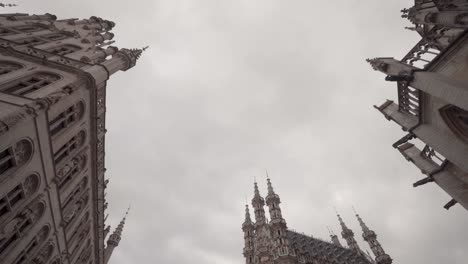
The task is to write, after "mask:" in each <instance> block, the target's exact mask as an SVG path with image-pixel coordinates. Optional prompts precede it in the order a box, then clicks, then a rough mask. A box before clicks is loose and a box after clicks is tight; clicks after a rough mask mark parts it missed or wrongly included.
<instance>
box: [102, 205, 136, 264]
mask: <svg viewBox="0 0 468 264" xmlns="http://www.w3.org/2000/svg"><path fill="white" fill-rule="evenodd" d="M129 211H130V207H128V209H127V212H126V213H125V216H124V217H123V218H122V221H120V223H119V225H118V226H117V228H116V229H115V230H114V233H112V234H111V235H110V236H109V239H108V240H107V247H106V248H105V249H104V263H108V262H109V259H110V257H111V255H112V252H113V251H114V249H115V248H116V247H117V246H118V245H119V242H120V240H121V239H122V232H123V228H124V225H125V220H126V218H127V215H128V212H129Z"/></svg>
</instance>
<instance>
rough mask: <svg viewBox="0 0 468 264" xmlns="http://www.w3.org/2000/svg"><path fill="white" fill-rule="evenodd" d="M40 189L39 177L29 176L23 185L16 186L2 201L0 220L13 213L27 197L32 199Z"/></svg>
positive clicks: (0, 201)
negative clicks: (32, 195)
mask: <svg viewBox="0 0 468 264" xmlns="http://www.w3.org/2000/svg"><path fill="white" fill-rule="evenodd" d="M38 187H39V176H38V175H36V174H31V175H29V176H28V177H27V178H26V179H25V180H24V182H23V183H21V184H18V185H16V186H15V187H14V188H13V189H12V190H11V191H9V192H8V194H6V195H5V196H3V197H2V198H1V199H0V218H2V217H3V216H5V215H7V214H8V213H10V212H12V211H13V210H14V209H15V208H16V206H17V205H18V204H19V203H20V202H21V201H23V200H24V198H26V197H30V196H31V194H33V193H35V192H36V191H37V190H38Z"/></svg>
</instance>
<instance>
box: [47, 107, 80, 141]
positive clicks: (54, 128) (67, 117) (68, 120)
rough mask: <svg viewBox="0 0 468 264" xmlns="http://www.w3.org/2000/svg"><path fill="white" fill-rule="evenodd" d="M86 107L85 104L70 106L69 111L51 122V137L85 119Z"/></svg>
mask: <svg viewBox="0 0 468 264" xmlns="http://www.w3.org/2000/svg"><path fill="white" fill-rule="evenodd" d="M84 108H85V105H84V103H83V102H78V103H76V104H74V105H72V106H70V107H69V108H68V109H67V110H65V111H64V112H62V113H61V114H59V115H58V116H57V117H55V118H54V119H52V121H50V122H49V129H50V134H51V136H52V137H53V136H55V135H57V134H58V133H59V132H61V131H62V130H64V129H65V128H67V127H70V126H71V125H73V124H74V123H76V122H77V121H78V120H80V119H81V118H82V117H83V112H84Z"/></svg>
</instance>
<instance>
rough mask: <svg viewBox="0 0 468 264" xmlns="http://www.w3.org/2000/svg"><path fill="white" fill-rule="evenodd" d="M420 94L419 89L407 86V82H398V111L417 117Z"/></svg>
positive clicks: (418, 114)
mask: <svg viewBox="0 0 468 264" xmlns="http://www.w3.org/2000/svg"><path fill="white" fill-rule="evenodd" d="M420 96H421V91H420V90H418V89H415V88H413V87H409V86H408V83H407V82H404V81H402V82H398V107H399V110H400V111H402V112H405V113H408V114H410V115H413V116H416V117H418V118H419V116H420V99H419V98H420Z"/></svg>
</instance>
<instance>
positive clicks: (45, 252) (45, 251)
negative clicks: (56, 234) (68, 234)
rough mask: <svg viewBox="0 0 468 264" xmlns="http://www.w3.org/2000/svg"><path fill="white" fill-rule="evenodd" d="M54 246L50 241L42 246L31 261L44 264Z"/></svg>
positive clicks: (52, 251) (50, 255)
mask: <svg viewBox="0 0 468 264" xmlns="http://www.w3.org/2000/svg"><path fill="white" fill-rule="evenodd" d="M54 249H55V246H54V244H53V243H52V242H49V243H47V244H46V245H45V246H44V247H42V249H41V251H39V254H38V256H37V257H35V258H34V260H33V261H32V263H38V264H45V263H47V261H48V260H49V259H50V258H51V257H52V253H54Z"/></svg>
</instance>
